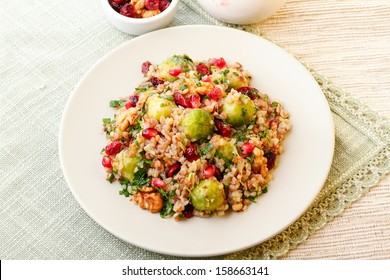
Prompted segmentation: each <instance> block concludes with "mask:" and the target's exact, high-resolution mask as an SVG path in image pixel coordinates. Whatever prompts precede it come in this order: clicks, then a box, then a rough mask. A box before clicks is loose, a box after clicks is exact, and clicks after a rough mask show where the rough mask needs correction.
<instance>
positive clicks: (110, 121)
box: [103, 118, 114, 124]
mask: <svg viewBox="0 0 390 280" xmlns="http://www.w3.org/2000/svg"><path fill="white" fill-rule="evenodd" d="M113 121H114V120H111V119H110V118H104V119H103V124H112V123H113Z"/></svg>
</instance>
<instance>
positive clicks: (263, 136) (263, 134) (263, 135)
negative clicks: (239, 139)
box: [259, 129, 270, 141]
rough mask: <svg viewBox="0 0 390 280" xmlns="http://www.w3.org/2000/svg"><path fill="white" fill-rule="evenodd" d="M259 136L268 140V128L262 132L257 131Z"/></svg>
mask: <svg viewBox="0 0 390 280" xmlns="http://www.w3.org/2000/svg"><path fill="white" fill-rule="evenodd" d="M259 137H260V138H266V139H268V141H270V139H269V129H266V130H264V131H263V132H261V133H259Z"/></svg>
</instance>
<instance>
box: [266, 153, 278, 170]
mask: <svg viewBox="0 0 390 280" xmlns="http://www.w3.org/2000/svg"><path fill="white" fill-rule="evenodd" d="M264 157H265V158H266V159H267V168H268V170H271V169H272V168H274V166H275V161H276V154H275V153H274V152H272V151H269V152H266V153H265V154H264Z"/></svg>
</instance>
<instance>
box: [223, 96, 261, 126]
mask: <svg viewBox="0 0 390 280" xmlns="http://www.w3.org/2000/svg"><path fill="white" fill-rule="evenodd" d="M232 95H233V93H232V92H230V93H229V94H228V95H227V96H226V97H225V99H224V104H223V106H222V112H224V113H226V116H227V118H226V121H227V122H228V123H229V124H231V125H233V126H236V127H239V126H242V125H247V124H249V123H250V122H251V120H252V119H253V116H254V115H255V113H256V108H255V104H254V103H253V101H252V100H251V99H250V98H249V97H248V96H246V95H244V94H241V96H240V98H239V100H234V99H233V98H232Z"/></svg>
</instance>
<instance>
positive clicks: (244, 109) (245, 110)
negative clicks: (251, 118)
mask: <svg viewBox="0 0 390 280" xmlns="http://www.w3.org/2000/svg"><path fill="white" fill-rule="evenodd" d="M247 112H248V110H247V109H246V108H242V109H241V115H242V116H246V113H247Z"/></svg>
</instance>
